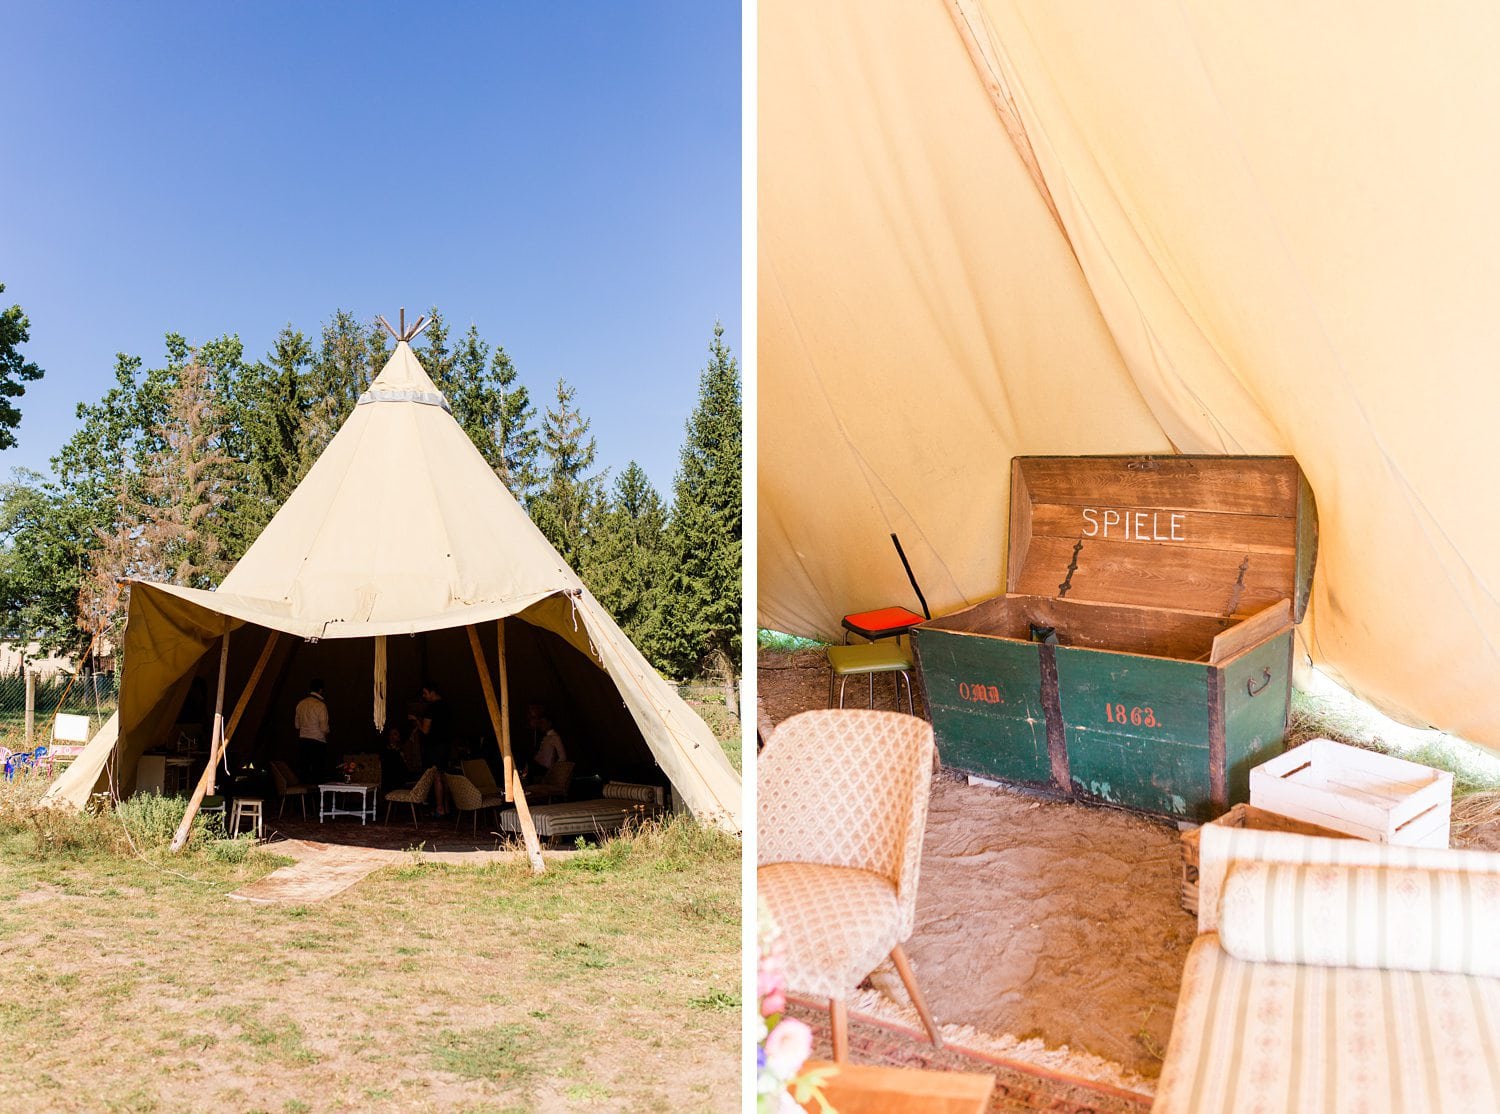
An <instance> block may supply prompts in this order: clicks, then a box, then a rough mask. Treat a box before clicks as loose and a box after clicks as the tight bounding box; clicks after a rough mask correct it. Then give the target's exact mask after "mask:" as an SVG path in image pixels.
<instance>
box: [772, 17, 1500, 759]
mask: <svg viewBox="0 0 1500 1114" xmlns="http://www.w3.org/2000/svg"><path fill="white" fill-rule="evenodd" d="M1497 33H1500V10H1497V9H1494V8H1488V7H1482V6H1475V5H1440V6H1438V7H1436V8H1431V7H1426V8H1423V9H1422V10H1421V11H1420V12H1417V11H1416V10H1414V9H1409V8H1404V7H1400V6H1390V5H1387V6H1383V7H1376V8H1373V9H1372V8H1368V7H1360V6H1349V5H1316V6H1311V7H1309V6H1308V5H1303V4H1290V3H1272V4H1256V5H1234V4H1218V3H1209V2H1206V0H1194V2H1189V3H1185V4H1184V3H1177V2H1168V0H1148V2H1146V3H1141V4H1130V5H1112V4H1106V3H1081V4H1049V3H1038V2H1015V0H922V2H919V3H903V2H901V0H870V2H866V0H836V2H834V3H828V4H815V5H804V4H797V3H794V2H791V0H768V2H766V3H763V4H762V5H761V7H760V29H759V40H758V41H759V47H758V58H759V77H758V96H759V105H758V109H759V145H758V157H759V187H758V192H759V225H758V227H759V237H760V239H759V280H758V282H759V289H758V299H759V340H758V343H759V351H758V375H759V415H758V421H759V438H760V440H759V446H758V450H759V461H760V465H759V475H758V491H759V520H760V530H759V601H760V603H759V607H760V611H759V620H760V622H761V623H762V624H763V625H765V626H769V627H773V628H776V629H781V630H787V631H792V632H794V633H798V634H808V635H822V636H824V637H831V636H835V635H837V633H838V619H839V616H840V615H841V614H843V613H845V612H848V611H853V610H858V609H860V608H865V607H870V606H875V605H881V604H886V603H890V602H903V603H907V604H912V603H913V602H914V601H913V600H912V598H911V594H910V589H909V587H908V586H907V583H906V578H905V575H904V573H903V572H902V569H901V566H900V563H899V561H898V560H897V559H896V558H895V556H894V553H893V552H892V551H891V550H890V546H889V542H888V540H887V535H888V534H889V533H890V532H891V531H893V530H894V531H896V532H898V533H899V534H900V536H901V539H902V542H903V544H904V546H905V548H906V550H907V552H908V554H909V555H910V557H911V559H912V564H913V566H914V567H915V569H916V571H917V574H918V576H919V578H920V579H921V581H922V584H923V587H924V590H925V591H926V593H927V595H928V597H929V600H930V601H931V602H932V604H933V607H934V611H935V613H945V612H949V611H953V610H956V609H958V608H960V607H962V606H965V605H967V604H971V603H974V602H977V601H979V600H982V599H985V598H987V597H990V596H993V595H996V594H998V593H999V592H1000V591H1001V590H1002V587H1003V584H1004V582H1005V567H1004V566H1005V551H1004V544H1003V539H1004V538H1005V537H1006V515H1007V503H1008V477H1009V462H1010V459H1011V458H1012V457H1013V456H1017V455H1027V454H1064V455H1075V454H1086V453H1159V452H1174V451H1175V452H1208V453H1225V454H1289V455H1292V456H1295V457H1296V458H1297V460H1298V461H1299V463H1300V464H1301V466H1302V468H1303V470H1304V472H1305V473H1306V474H1307V476H1308V477H1309V479H1310V481H1311V483H1312V485H1313V488H1314V490H1315V492H1316V495H1317V501H1318V507H1319V516H1320V545H1319V558H1318V572H1317V579H1316V584H1315V588H1314V595H1313V603H1312V610H1311V612H1310V614H1309V618H1308V621H1307V622H1306V623H1304V624H1303V627H1302V632H1301V638H1302V646H1303V649H1304V651H1305V652H1306V654H1307V655H1308V656H1309V657H1310V658H1311V659H1312V660H1313V661H1314V662H1316V663H1317V664H1318V665H1319V666H1320V667H1322V668H1325V669H1327V670H1329V671H1330V672H1332V673H1333V674H1335V675H1336V676H1338V677H1339V678H1340V679H1341V680H1343V681H1344V682H1345V683H1346V684H1347V685H1348V686H1349V687H1350V688H1352V689H1353V690H1354V691H1356V692H1358V693H1359V694H1360V695H1362V696H1364V697H1365V698H1367V699H1369V700H1371V701H1372V702H1374V703H1375V704H1377V705H1378V706H1380V707H1381V708H1382V709H1384V710H1385V711H1387V712H1388V713H1390V714H1393V715H1395V716H1397V717H1398V718H1401V719H1404V720H1406V721H1407V722H1411V723H1415V724H1418V725H1428V724H1431V725H1435V726H1437V727H1440V728H1442V729H1443V730H1446V731H1451V732H1454V733H1456V734H1459V735H1461V736H1463V737H1466V738H1469V739H1472V740H1474V741H1476V742H1481V743H1484V744H1486V745H1488V746H1490V747H1492V748H1500V704H1497V703H1496V702H1495V701H1493V700H1489V699H1486V696H1487V695H1488V693H1489V692H1490V691H1491V690H1492V689H1493V687H1494V683H1495V680H1496V678H1497V677H1500V603H1497V599H1496V585H1497V584H1500V519H1497V516H1496V515H1495V514H1494V513H1493V512H1492V511H1491V510H1490V507H1491V506H1492V504H1493V496H1492V492H1493V489H1494V486H1495V483H1496V481H1497V479H1500V466H1497V463H1496V457H1495V447H1494V437H1493V433H1492V430H1491V427H1492V425H1493V415H1494V413H1496V411H1497V402H1500V379H1497V377H1496V376H1495V375H1494V374H1493V366H1494V361H1495V356H1494V354H1495V353H1496V352H1497V351H1500V314H1496V313H1495V312H1494V310H1493V306H1494V303H1495V300H1496V294H1497V292H1500V209H1497V207H1496V206H1495V205H1494V203H1493V199H1494V197H1495V196H1496V195H1497V191H1500V155H1497V153H1496V152H1497V147H1496V145H1495V144H1494V143H1492V142H1489V141H1488V136H1489V133H1490V131H1491V130H1492V122H1493V121H1494V120H1495V119H1496V118H1500V70H1497V68H1496V67H1495V66H1494V65H1493V61H1492V59H1491V57H1490V53H1491V52H1490V51H1489V49H1488V44H1490V43H1492V42H1494V41H1496V35H1497Z"/></svg>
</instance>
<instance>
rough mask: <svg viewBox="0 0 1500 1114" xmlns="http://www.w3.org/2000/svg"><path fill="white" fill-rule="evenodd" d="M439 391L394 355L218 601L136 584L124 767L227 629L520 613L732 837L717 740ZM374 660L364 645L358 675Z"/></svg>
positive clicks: (441, 623) (307, 632)
mask: <svg viewBox="0 0 1500 1114" xmlns="http://www.w3.org/2000/svg"><path fill="white" fill-rule="evenodd" d="M437 394H438V392H437V388H436V387H435V386H434V385H433V384H432V382H431V380H430V379H429V378H428V377H427V374H426V372H425V371H423V370H422V367H421V365H420V364H419V363H418V361H417V359H416V357H415V355H414V354H413V353H412V351H411V348H410V346H409V345H407V344H406V343H405V342H404V341H403V342H400V343H398V344H397V346H396V349H395V351H394V353H393V354H392V356H391V357H390V360H389V362H388V363H387V364H386V366H385V368H384V369H383V370H382V371H381V373H380V374H379V375H378V376H377V377H376V378H375V380H374V381H373V382H372V383H371V384H370V388H369V391H368V392H367V396H368V397H369V398H370V399H371V400H372V402H373V403H379V404H378V405H377V404H370V405H363V406H357V407H355V409H354V411H353V413H352V414H351V415H350V417H349V418H348V419H347V420H346V421H345V423H344V425H343V426H342V428H340V430H339V432H338V433H337V434H336V435H335V437H334V438H333V440H332V441H331V442H330V443H329V445H328V447H327V448H326V449H325V450H324V452H323V454H322V455H321V456H320V457H319V458H318V460H317V461H316V462H315V463H314V465H313V467H312V468H311V469H310V470H309V471H308V473H307V475H306V477H304V479H303V480H302V482H301V484H299V485H298V487H297V488H296V490H295V491H293V493H292V494H291V495H290V496H289V497H288V499H287V501H286V503H285V505H283V506H282V508H281V509H280V510H279V511H277V513H276V515H275V516H274V517H273V518H272V519H271V521H270V522H269V523H268V524H267V526H266V527H265V529H264V530H263V531H262V532H261V534H260V536H259V537H258V538H257V539H256V541H255V542H254V543H253V544H252V545H251V546H250V548H249V549H248V550H247V551H246V553H245V554H244V556H243V557H242V558H241V559H240V560H239V562H238V563H237V564H236V565H235V567H234V568H233V569H232V570H231V571H230V572H229V574H228V575H227V576H225V578H224V581H223V583H222V584H221V585H220V586H219V588H218V589H217V590H216V591H211V592H210V591H202V590H198V589H193V588H184V587H179V586H175V585H168V584H151V583H143V582H136V583H134V584H133V585H132V589H131V598H130V611H129V616H128V621H127V624H126V631H125V638H124V645H123V647H122V658H123V662H124V672H123V675H122V685H121V695H120V712H119V742H118V757H119V759H120V761H121V762H122V763H133V762H134V761H135V759H136V758H137V757H138V756H139V755H140V754H141V753H142V752H143V751H144V750H145V749H146V748H147V747H148V746H151V745H160V743H161V742H162V740H163V739H164V738H165V737H166V735H167V734H168V733H169V732H170V730H171V727H172V722H173V718H174V717H175V716H176V714H177V711H178V709H179V707H180V706H181V703H182V697H183V694H184V693H185V691H186V688H187V686H188V685H189V684H190V683H191V679H192V675H193V673H194V670H195V669H196V668H197V667H198V665H199V663H200V662H201V661H202V660H203V658H204V655H206V654H208V653H210V652H211V651H213V650H214V649H215V648H216V647H217V645H218V642H219V640H220V639H221V638H222V637H223V636H224V635H225V634H227V633H228V632H230V631H232V630H235V629H237V628H240V627H255V628H263V629H265V630H267V631H280V632H283V633H285V634H289V635H293V636H296V637H297V638H300V639H303V640H306V641H309V642H311V641H321V640H339V641H345V640H354V639H383V638H386V637H389V636H391V635H402V634H427V633H432V632H442V631H447V630H452V629H454V628H461V627H471V626H475V627H485V626H493V624H494V623H495V622H497V621H499V620H502V619H507V618H511V617H514V619H516V620H518V621H524V622H526V623H529V624H531V625H533V626H535V627H538V628H540V629H542V630H545V631H550V632H551V633H553V634H555V635H557V636H558V637H559V638H561V639H563V640H564V641H565V642H566V643H567V644H568V645H570V646H572V647H573V648H574V649H576V650H578V651H579V652H580V653H581V654H582V655H584V656H585V657H586V658H587V659H588V661H589V662H591V663H592V665H593V666H594V667H595V668H597V669H598V670H600V671H602V672H603V673H604V674H605V675H607V677H608V681H609V683H610V684H612V685H613V687H614V689H615V690H616V691H617V693H618V697H619V699H620V701H621V703H622V704H623V705H624V706H625V707H626V708H628V709H629V712H630V716H631V719H632V720H633V721H634V724H635V726H636V727H637V728H638V729H639V731H640V734H641V736H642V738H643V740H644V742H645V745H646V747H647V748H649V751H650V754H651V756H652V758H654V759H655V761H656V763H657V765H659V766H660V768H661V770H662V772H663V773H664V774H665V775H666V776H667V778H668V779H669V780H670V781H671V782H672V785H673V787H674V788H675V789H676V790H677V792H678V794H679V796H680V798H681V799H682V801H683V803H684V804H685V805H686V806H687V807H688V808H689V809H690V810H691V811H692V812H693V813H694V814H695V815H697V816H698V817H699V818H700V819H703V820H705V821H707V822H711V823H715V824H718V825H720V826H722V827H725V828H728V829H730V830H733V831H738V830H739V829H740V816H741V805H740V780H739V776H738V775H737V774H736V773H735V772H734V769H733V767H732V766H730V764H729V761H728V759H726V758H725V757H724V753H723V750H722V749H721V748H720V746H719V744H718V742H717V740H715V739H714V737H713V734H712V732H710V731H709V729H708V727H707V726H706V725H705V724H704V723H703V721H702V720H701V719H699V718H698V716H696V715H695V714H694V713H693V712H692V711H691V709H689V708H688V707H687V705H686V704H685V703H684V702H683V700H682V699H681V697H680V696H678V694H677V692H676V690H675V689H674V688H673V687H672V686H671V685H669V684H667V683H666V682H665V681H664V680H662V678H661V677H660V676H659V675H658V674H657V673H656V671H655V670H653V669H652V668H651V666H650V665H649V663H647V662H646V660H645V658H644V657H643V656H642V655H641V654H640V652H639V651H638V650H636V649H635V647H634V646H632V645H631V644H630V641H629V639H628V638H626V637H625V635H624V633H623V632H621V631H620V629H619V627H618V626H616V625H615V623H614V621H613V620H612V619H611V618H610V616H609V614H608V613H607V612H606V611H605V610H604V608H603V607H602V606H601V605H600V604H599V602H598V601H597V600H596V599H594V597H593V596H592V595H591V594H590V593H589V591H588V590H587V588H585V587H584V585H583V583H582V581H581V580H579V578H578V577H577V575H576V574H575V573H574V572H573V571H572V570H571V569H569V568H568V567H567V565H566V563H565V562H564V561H563V560H562V558H561V557H560V556H559V555H558V554H557V551H556V550H555V549H553V548H552V546H551V544H550V543H548V541H547V540H546V538H545V537H544V536H543V535H542V533H541V532H540V531H539V530H538V529H537V528H536V526H535V525H533V524H532V522H531V520H530V518H529V517H527V515H526V512H525V511H524V510H523V509H522V508H521V506H520V504H519V503H517V502H516V500H515V499H514V498H513V497H512V496H511V494H510V492H509V491H507V490H506V488H505V486H504V484H503V483H501V481H500V480H499V478H498V477H497V476H496V475H495V473H494V471H493V470H492V469H491V468H490V467H489V465H488V464H487V463H486V462H485V460H484V458H483V457H482V456H481V455H480V454H479V451H478V450H477V449H476V448H475V447H474V445H473V443H472V442H471V441H470V440H469V438H468V437H467V435H466V434H465V433H464V432H463V430H462V429H461V428H460V427H459V425H458V424H457V422H456V421H455V420H454V419H453V417H452V416H451V414H449V413H448V412H447V411H446V410H445V409H444V408H442V407H439V406H435V405H432V404H431V401H430V399H429V398H428V396H431V395H437ZM439 397H440V396H439ZM373 661H374V648H373V646H372V647H371V657H370V659H368V660H367V662H366V666H365V670H366V671H365V672H364V676H365V677H368V676H370V673H369V672H368V670H369V668H370V665H371V663H372V662H373ZM467 667H468V668H469V669H471V670H472V668H473V663H472V662H469V663H467ZM491 667H492V668H493V665H492V666H491ZM365 691H366V692H367V693H368V691H369V690H368V689H366V690H365ZM365 706H366V707H369V705H365ZM361 718H362V719H364V720H365V721H366V722H368V719H369V716H368V715H362V716H361ZM101 745H102V744H101ZM90 749H92V744H91V748H90ZM75 768H76V769H77V775H76V776H73V775H72V772H71V771H69V772H68V773H65V774H64V775H63V777H61V778H59V780H58V781H57V782H56V783H55V784H54V787H53V790H52V794H51V795H52V797H53V798H54V799H64V800H67V801H69V802H71V803H73V804H75V805H80V806H81V805H82V803H83V802H84V801H85V800H86V799H87V797H88V795H89V793H90V792H92V791H94V789H95V788H96V786H97V785H98V783H99V780H100V776H101V775H100V771H102V769H103V765H102V763H101V764H98V765H94V764H89V765H85V764H84V763H82V762H81V761H80V762H79V763H75ZM90 769H92V770H93V776H92V778H91V777H90V773H89V771H90ZM85 783H87V784H85Z"/></svg>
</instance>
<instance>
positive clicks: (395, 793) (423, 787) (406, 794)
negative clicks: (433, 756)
mask: <svg viewBox="0 0 1500 1114" xmlns="http://www.w3.org/2000/svg"><path fill="white" fill-rule="evenodd" d="M436 780H437V767H436V766H428V767H427V769H425V770H423V771H422V776H421V777H419V778H417V783H416V784H415V785H413V786H412V787H411V788H410V789H392V790H391V791H390V792H389V793H387V794H386V795H385V822H386V823H387V824H389V823H390V822H391V806H392V805H410V806H411V826H412V827H413V828H415V827H416V826H417V806H418V805H425V804H426V803H427V798H428V797H430V796H431V795H432V783H433V782H434V781H436Z"/></svg>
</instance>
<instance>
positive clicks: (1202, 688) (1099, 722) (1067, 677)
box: [912, 455, 1317, 821]
mask: <svg viewBox="0 0 1500 1114" xmlns="http://www.w3.org/2000/svg"><path fill="white" fill-rule="evenodd" d="M1316 550H1317V507H1316V503H1315V501H1314V499H1313V493H1312V489H1311V487H1310V486H1309V485H1308V482H1307V478H1306V477H1305V476H1303V474H1302V471H1301V469H1300V468H1298V467H1297V462H1296V461H1295V460H1293V459H1291V458H1290V457H1220V456H1191V455H1183V456H1172V457H1125V456H1110V457H1017V458H1016V459H1015V460H1014V461H1013V462H1012V468H1011V506H1010V537H1009V551H1008V552H1009V556H1008V560H1007V568H1006V581H1005V583H1006V588H1007V594H1006V595H1004V596H999V597H996V598H995V599H992V600H986V601H984V602H983V603H979V604H976V605H974V606H973V607H970V608H968V609H966V610H964V611H960V612H958V613H957V614H954V615H947V616H943V617H942V618H939V619H935V620H932V621H931V622H928V623H924V624H923V625H922V626H920V627H918V628H916V629H915V630H914V631H913V632H912V645H913V647H914V648H915V651H916V655H917V669H918V677H919V679H920V682H921V684H922V687H923V690H924V693H925V695H926V700H927V706H928V710H929V714H930V715H931V717H932V724H933V728H934V731H935V733H936V736H937V742H938V753H939V755H940V756H941V758H942V760H943V761H944V762H945V763H946V764H948V765H950V766H954V767H956V768H958V769H960V770H968V771H972V772H974V773H978V774H983V775H986V776H989V777H996V778H1001V779H1003V780H1006V781H1015V782H1021V783H1024V784H1027V785H1032V786H1040V787H1043V788H1046V789H1048V790H1049V791H1051V792H1054V793H1057V794H1059V795H1063V796H1068V797H1074V798H1079V799H1084V800H1091V801H1100V802H1107V803H1109V804H1113V805H1120V806H1123V807H1126V808H1133V809H1139V810H1141V811H1144V812H1152V813H1159V814H1161V815H1164V816H1171V817H1174V818H1183V819H1191V820H1200V821H1201V820H1210V819H1212V818H1213V817H1215V816H1217V815H1219V814H1220V813H1222V812H1224V811H1225V810H1226V809H1228V808H1229V806H1230V805H1232V804H1235V803H1238V802H1240V801H1244V800H1246V799H1247V797H1248V795H1249V779H1250V769H1251V767H1253V766H1256V765H1258V764H1259V763H1261V762H1262V761H1264V760H1265V759H1266V758H1268V757H1270V756H1272V755H1273V754H1276V753H1277V752H1279V751H1280V749H1281V745H1282V743H1283V742H1284V741H1285V738H1286V726H1287V711H1288V699H1289V697H1290V693H1291V682H1290V676H1289V674H1290V672H1291V654H1292V634H1293V631H1292V628H1293V626H1294V625H1295V624H1296V623H1297V622H1298V621H1299V620H1300V619H1301V618H1302V614H1303V611H1304V610H1305V609H1306V606H1307V601H1308V597H1309V595H1310V593H1311V591H1312V578H1313V569H1314V564H1315V560H1316ZM1047 631H1052V632H1055V642H1056V644H1055V645H1053V644H1050V643H1049V642H1045V641H1044V642H1038V641H1033V639H1036V638H1046V637H1047V636H1046V634H1045V632H1047Z"/></svg>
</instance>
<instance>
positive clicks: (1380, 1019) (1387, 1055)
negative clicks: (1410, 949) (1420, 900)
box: [1151, 933, 1500, 1114]
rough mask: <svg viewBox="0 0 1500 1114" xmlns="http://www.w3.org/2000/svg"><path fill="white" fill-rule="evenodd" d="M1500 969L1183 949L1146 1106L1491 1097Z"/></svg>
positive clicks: (1481, 1103)
mask: <svg viewBox="0 0 1500 1114" xmlns="http://www.w3.org/2000/svg"><path fill="white" fill-rule="evenodd" d="M1496 1049H1500V980H1494V979H1488V978H1482V977H1478V976H1472V975H1450V974H1431V973H1429V974H1418V973H1416V972H1413V971H1378V970H1365V969H1362V968H1356V967H1316V966H1304V965H1294V964H1281V963H1251V962H1247V961H1245V960H1242V959H1236V958H1235V957H1233V956H1231V955H1230V954H1229V953H1228V952H1226V951H1225V950H1224V949H1223V948H1222V947H1221V946H1220V943H1219V937H1218V935H1217V934H1213V933H1210V934H1208V935H1205V936H1200V937H1199V938H1198V940H1197V941H1196V942H1195V943H1194V944H1193V947H1192V950H1191V951H1190V952H1189V953H1188V960H1187V965H1186V969H1185V971H1184V973H1183V980H1182V991H1181V995H1180V997H1179V999H1178V1004H1177V1014H1176V1017H1175V1018H1174V1020H1173V1023H1172V1039H1171V1043H1170V1044H1169V1045H1168V1047H1167V1058H1166V1061H1165V1062H1164V1063H1163V1065H1162V1074H1161V1081H1160V1083H1159V1085H1158V1087H1157V1092H1156V1102H1155V1104H1154V1105H1153V1106H1152V1107H1151V1109H1152V1112H1153V1114H1250V1112H1252V1111H1253V1112H1260V1111H1264V1112H1272V1111H1330V1112H1332V1111H1359V1112H1361V1114H1378V1112H1380V1111H1410V1112H1417V1111H1421V1112H1424V1114H1450V1112H1451V1114H1469V1112H1471V1111H1479V1110H1500V1056H1497V1055H1496V1053H1495V1050H1496Z"/></svg>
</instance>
